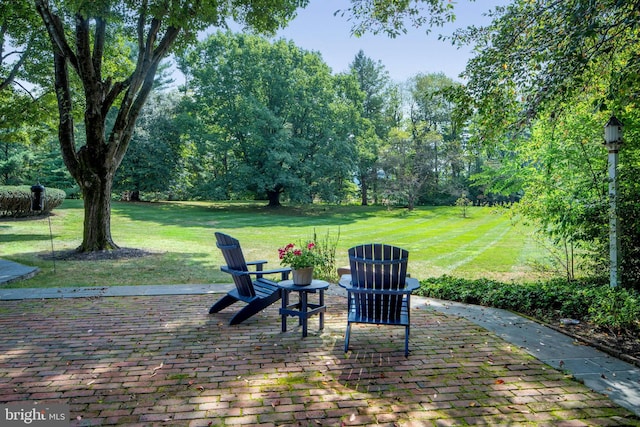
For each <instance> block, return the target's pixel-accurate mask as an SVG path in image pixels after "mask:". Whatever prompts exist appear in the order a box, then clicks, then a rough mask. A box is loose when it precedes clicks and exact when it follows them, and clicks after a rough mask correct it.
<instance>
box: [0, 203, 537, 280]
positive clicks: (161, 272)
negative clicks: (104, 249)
mask: <svg viewBox="0 0 640 427" xmlns="http://www.w3.org/2000/svg"><path fill="white" fill-rule="evenodd" d="M82 217H83V210H82V202H81V201H78V200H66V201H65V202H64V204H63V205H62V207H61V208H59V209H56V210H55V211H54V215H53V216H52V217H50V220H51V232H52V234H53V247H54V253H58V254H59V253H62V252H65V251H70V250H72V249H74V248H75V247H77V246H78V245H79V243H80V240H81V237H82ZM111 229H112V233H113V237H114V240H115V241H116V243H117V244H119V245H120V246H121V247H124V248H132V249H140V250H143V251H146V252H149V253H151V255H149V256H145V257H124V258H119V259H101V260H96V259H94V260H92V261H91V262H84V261H74V260H70V261H61V260H58V261H56V262H54V261H53V260H51V259H47V257H49V258H50V257H51V241H50V235H49V232H50V230H49V224H48V221H47V219H46V218H40V219H31V220H19V221H18V220H15V221H14V220H5V221H3V222H2V223H1V224H0V238H1V239H2V241H3V245H2V249H3V253H2V257H3V258H5V259H9V260H12V261H16V262H20V263H23V264H26V265H33V266H37V267H39V268H40V269H41V270H42V271H41V273H40V274H38V275H37V276H36V277H34V278H33V279H30V280H28V281H24V282H16V283H12V284H11V285H10V286H13V287H49V286H50V287H59V286H107V285H144V284H176V283H179V284H193V283H228V282H229V277H228V276H227V275H225V274H223V273H221V272H220V271H219V266H220V264H221V263H222V262H223V260H222V257H221V254H220V252H219V251H218V249H217V248H216V247H215V238H214V232H215V231H222V232H224V233H228V234H230V235H232V236H234V237H235V238H237V239H238V240H240V242H241V244H242V245H243V250H244V253H245V257H246V258H247V259H266V260H268V261H269V265H270V266H273V267H277V266H278V265H279V261H278V248H279V247H281V246H284V245H286V244H287V243H290V242H293V243H297V242H299V241H301V240H307V239H309V238H312V237H313V235H314V232H315V233H316V235H317V236H318V238H325V237H326V236H329V238H330V239H336V238H338V237H339V240H338V243H337V253H336V258H337V259H336V265H337V266H341V265H346V264H348V262H347V256H346V253H347V249H348V248H349V247H351V246H354V245H357V244H361V243H368V242H379V243H390V244H394V245H397V246H401V247H403V248H406V249H408V250H409V252H410V259H409V269H410V272H411V274H412V275H413V276H414V277H418V278H426V277H439V276H441V275H443V274H448V275H455V276H458V277H465V278H478V277H486V278H493V279H496V280H505V281H510V280H533V279H535V278H536V277H538V276H539V275H540V273H539V272H538V271H537V270H536V269H534V268H533V267H532V265H534V264H536V265H537V264H540V263H543V262H544V257H545V255H546V254H545V252H544V251H543V250H542V249H541V248H539V247H538V246H537V245H536V244H535V243H534V240H533V238H532V231H531V229H529V228H527V227H525V226H522V225H518V224H514V223H513V222H512V220H511V218H510V215H509V212H508V210H506V209H504V208H489V207H477V208H469V209H468V211H467V217H466V218H463V217H462V215H461V211H460V209H459V208H456V207H420V208H417V209H416V210H414V211H407V210H406V209H387V208H384V207H378V206H365V207H363V206H334V205H309V206H285V207H282V208H278V209H273V208H267V207H265V206H264V205H263V204H259V203H255V202H254V203H249V202H246V203H240V202H235V203H232V202H216V203H210V202H172V203H124V202H114V203H113V212H112V225H111ZM54 267H55V270H54Z"/></svg>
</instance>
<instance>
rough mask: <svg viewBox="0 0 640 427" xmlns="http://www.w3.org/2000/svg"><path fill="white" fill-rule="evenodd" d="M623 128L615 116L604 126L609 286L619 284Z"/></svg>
mask: <svg viewBox="0 0 640 427" xmlns="http://www.w3.org/2000/svg"><path fill="white" fill-rule="evenodd" d="M623 128H624V126H623V125H622V123H621V122H620V120H618V119H617V118H616V117H615V116H611V118H610V119H609V121H608V122H607V124H606V125H605V126H604V146H605V147H607V150H608V151H609V266H610V268H609V271H610V274H609V285H610V286H611V287H612V288H614V287H616V286H618V285H619V284H620V278H619V275H618V273H619V270H620V257H619V256H620V236H619V234H618V230H619V223H618V207H617V197H618V180H617V173H618V150H619V149H620V145H621V144H622V130H623Z"/></svg>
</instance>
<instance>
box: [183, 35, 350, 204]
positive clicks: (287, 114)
mask: <svg viewBox="0 0 640 427" xmlns="http://www.w3.org/2000/svg"><path fill="white" fill-rule="evenodd" d="M180 62H181V64H182V65H181V66H182V67H183V69H184V70H185V72H186V73H187V74H188V75H192V76H193V78H192V79H191V82H190V84H191V87H192V88H193V91H194V95H193V100H192V102H190V103H189V104H185V109H186V110H188V112H189V114H191V115H192V117H193V118H194V122H195V123H194V124H195V125H196V126H195V127H194V129H195V130H196V131H197V132H198V133H199V134H200V135H198V134H196V133H195V132H194V133H190V134H189V138H190V139H191V140H192V141H193V144H194V148H195V149H196V150H197V151H198V152H199V153H201V154H202V156H204V158H205V159H206V164H205V165H204V166H206V167H207V170H203V171H202V173H203V174H207V176H208V177H209V179H208V180H207V181H208V182H209V184H208V185H209V188H208V191H209V194H211V193H213V192H214V191H212V188H214V189H216V190H215V192H217V193H219V194H224V195H226V196H227V197H235V198H244V197H246V195H247V194H250V195H253V197H254V198H264V197H265V196H268V198H269V203H270V204H271V205H278V204H279V203H280V194H284V195H286V196H288V198H289V199H290V200H293V201H296V202H310V201H312V200H313V199H314V198H315V197H317V196H319V195H321V196H323V198H325V197H326V199H325V200H331V198H332V197H336V196H338V197H339V196H340V194H341V192H342V189H343V188H344V186H345V183H346V182H347V181H348V179H349V178H350V176H351V170H352V169H353V167H352V164H353V147H352V144H351V143H350V141H349V139H348V135H349V133H348V132H349V128H350V126H348V123H346V124H345V122H348V120H349V114H348V113H349V110H348V108H345V104H344V103H343V102H342V99H341V98H339V93H338V91H336V90H335V88H334V82H333V79H332V76H331V70H330V69H329V67H328V66H327V65H326V64H325V63H324V62H323V61H322V58H321V57H320V56H319V55H318V54H317V53H314V52H308V51H305V50H303V49H300V48H298V47H296V46H295V45H294V44H293V43H292V42H288V41H285V40H278V41H276V42H273V43H271V42H269V41H268V40H266V39H264V38H261V37H258V36H254V35H247V34H231V33H226V34H224V33H220V32H219V33H217V34H215V35H212V36H211V37H209V38H208V39H207V40H206V41H204V42H202V43H201V44H200V45H199V46H197V47H196V48H195V49H193V50H191V51H188V52H187V53H186V54H185V55H184V57H183V58H182V59H181V60H180ZM342 83H343V80H341V81H340V83H339V84H342ZM345 113H346V114H345ZM336 159H340V161H336ZM216 196H217V194H216Z"/></svg>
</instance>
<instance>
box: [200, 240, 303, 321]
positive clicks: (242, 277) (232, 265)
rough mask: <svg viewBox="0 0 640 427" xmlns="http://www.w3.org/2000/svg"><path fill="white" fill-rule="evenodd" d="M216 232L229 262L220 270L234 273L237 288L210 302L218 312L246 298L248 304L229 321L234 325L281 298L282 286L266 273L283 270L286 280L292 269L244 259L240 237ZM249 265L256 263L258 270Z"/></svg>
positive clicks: (281, 275) (225, 257) (217, 242)
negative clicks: (268, 277)
mask: <svg viewBox="0 0 640 427" xmlns="http://www.w3.org/2000/svg"><path fill="white" fill-rule="evenodd" d="M215 234H216V246H218V248H220V250H221V251H222V255H223V256H224V259H225V262H226V263H227V265H223V266H221V267H220V270H222V271H224V272H225V273H229V274H231V277H232V278H233V283H234V284H235V285H236V288H235V289H233V290H232V291H229V292H228V293H227V294H226V295H225V296H224V297H222V299H220V300H219V301H218V302H216V303H215V304H214V305H213V306H211V308H210V309H209V314H211V313H217V312H219V311H220V310H223V309H224V308H226V307H228V306H230V305H231V304H233V303H235V302H238V301H242V302H245V303H247V305H246V306H245V307H243V308H242V309H241V310H240V311H239V312H238V313H236V314H235V315H234V316H233V317H232V318H231V321H230V322H229V324H230V325H235V324H238V323H241V322H243V321H245V320H247V319H248V318H249V317H251V316H253V315H254V314H256V313H258V312H260V311H262V310H263V309H265V308H266V307H268V306H269V305H271V304H273V303H274V302H276V301H278V300H279V299H280V289H279V288H278V286H277V284H276V282H273V281H271V280H268V279H265V278H264V277H263V276H264V275H265V274H280V278H281V280H287V279H288V278H289V272H290V271H291V269H290V268H278V269H275V270H263V266H264V264H266V263H267V261H252V262H247V261H245V259H244V255H243V253H242V248H241V247H240V242H238V240H236V239H234V238H233V237H231V236H229V235H227V234H224V233H218V232H217V233H215ZM249 266H254V267H255V271H249ZM254 277H255V278H254Z"/></svg>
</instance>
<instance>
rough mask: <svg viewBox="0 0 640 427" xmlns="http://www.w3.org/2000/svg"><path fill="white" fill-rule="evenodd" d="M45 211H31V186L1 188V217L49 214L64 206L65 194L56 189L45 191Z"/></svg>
mask: <svg viewBox="0 0 640 427" xmlns="http://www.w3.org/2000/svg"><path fill="white" fill-rule="evenodd" d="M44 194H45V196H44V197H45V201H44V210H42V211H32V210H31V186H28V185H22V186H16V187H13V186H8V187H4V186H0V217H14V218H18V217H26V216H35V215H42V214H48V213H49V212H51V211H52V210H53V209H55V208H57V207H58V206H60V205H61V204H62V202H63V201H64V199H65V192H64V191H62V190H58V189H56V188H47V189H46V190H45V193H44Z"/></svg>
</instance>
